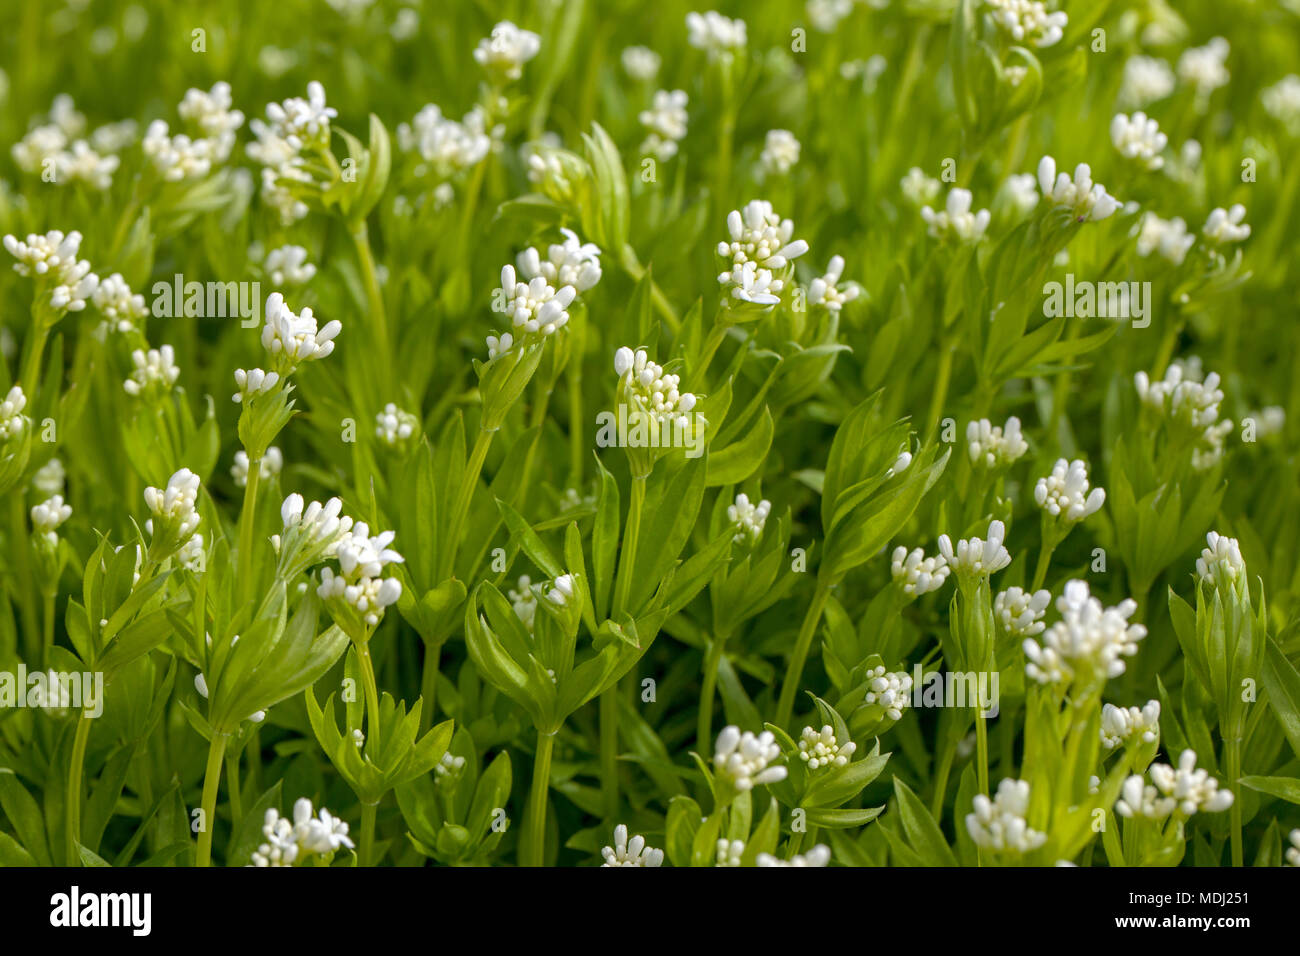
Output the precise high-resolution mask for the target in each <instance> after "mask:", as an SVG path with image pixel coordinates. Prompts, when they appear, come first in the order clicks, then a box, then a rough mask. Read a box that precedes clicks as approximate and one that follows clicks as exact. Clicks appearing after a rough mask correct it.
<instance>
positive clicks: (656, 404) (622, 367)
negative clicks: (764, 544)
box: [614, 345, 770, 530]
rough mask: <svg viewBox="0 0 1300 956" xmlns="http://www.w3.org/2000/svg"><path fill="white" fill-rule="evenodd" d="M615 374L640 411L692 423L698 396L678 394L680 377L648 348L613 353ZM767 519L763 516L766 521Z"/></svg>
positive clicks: (681, 423)
mask: <svg viewBox="0 0 1300 956" xmlns="http://www.w3.org/2000/svg"><path fill="white" fill-rule="evenodd" d="M614 372H615V374H617V375H618V376H619V378H620V379H621V380H622V385H623V394H624V395H625V396H626V397H628V398H630V399H631V401H632V402H633V403H634V404H635V405H637V406H638V410H639V411H642V412H646V413H648V414H650V415H651V416H653V417H654V419H655V420H656V421H658V422H661V423H662V422H668V421H672V422H674V423H676V424H679V425H681V426H682V427H683V428H684V427H686V426H687V425H689V424H690V418H689V415H690V412H691V411H692V410H693V409H694V408H695V402H696V399H695V396H694V395H693V394H691V393H690V392H680V391H678V388H677V387H678V385H680V384H681V377H680V376H677V375H669V374H668V373H666V372H665V371H664V369H663V366H661V365H658V364H656V363H655V362H652V361H650V357H649V356H648V355H647V354H646V350H645V349H637V350H636V351H635V352H633V351H632V350H631V349H630V348H628V347H627V346H626V345H625V346H623V347H622V348H620V349H619V350H618V351H617V352H615V353H614ZM732 507H735V506H734V505H733V506H732ZM769 507H770V506H769ZM766 517H767V516H766V514H764V516H763V518H764V520H766ZM733 520H734V519H733ZM760 530H761V528H760Z"/></svg>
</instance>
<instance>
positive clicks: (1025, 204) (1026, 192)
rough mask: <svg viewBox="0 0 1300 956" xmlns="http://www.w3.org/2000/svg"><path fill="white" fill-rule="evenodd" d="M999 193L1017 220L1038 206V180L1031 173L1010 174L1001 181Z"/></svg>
mask: <svg viewBox="0 0 1300 956" xmlns="http://www.w3.org/2000/svg"><path fill="white" fill-rule="evenodd" d="M1000 191H1001V193H1002V195H1004V196H1005V197H1006V202H1007V203H1008V205H1010V207H1011V209H1012V210H1014V212H1015V215H1016V217H1017V218H1019V219H1023V218H1024V217H1025V216H1027V215H1029V214H1030V213H1031V212H1033V211H1034V207H1035V206H1037V205H1038V199H1039V197H1038V179H1037V178H1036V177H1035V176H1034V174H1033V173H1012V174H1011V175H1010V176H1008V177H1007V178H1006V179H1005V180H1004V181H1003V183H1002V187H1001V190H1000Z"/></svg>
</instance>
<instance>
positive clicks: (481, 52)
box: [474, 20, 542, 82]
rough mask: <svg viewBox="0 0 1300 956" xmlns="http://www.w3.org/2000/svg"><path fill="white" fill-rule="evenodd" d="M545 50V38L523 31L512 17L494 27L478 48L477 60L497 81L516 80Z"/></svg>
mask: <svg viewBox="0 0 1300 956" xmlns="http://www.w3.org/2000/svg"><path fill="white" fill-rule="evenodd" d="M541 49H542V38H541V37H539V36H538V35H537V34H536V33H533V32H532V31H531V30H521V29H520V28H519V27H517V26H515V25H514V24H513V23H511V22H510V21H509V20H502V21H501V22H500V23H498V24H497V25H496V26H494V27H493V28H492V35H491V36H488V37H484V38H483V39H482V40H480V41H479V44H478V46H476V47H475V48H474V60H475V62H476V63H478V65H479V66H481V67H483V69H485V70H486V71H487V72H488V74H489V75H490V76H491V77H492V78H493V79H494V80H495V81H497V82H502V81H505V82H514V81H515V80H517V79H519V78H520V77H521V76H523V75H524V64H525V63H527V62H528V61H529V60H531V59H532V58H533V57H535V56H537V54H538V53H539V52H540V51H541Z"/></svg>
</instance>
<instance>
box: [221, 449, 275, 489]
mask: <svg viewBox="0 0 1300 956" xmlns="http://www.w3.org/2000/svg"><path fill="white" fill-rule="evenodd" d="M283 468H284V454H283V453H282V452H281V451H280V449H278V448H276V447H275V446H274V445H272V446H271V447H270V448H268V449H267V450H266V454H264V455H263V456H262V461H261V464H260V465H259V466H258V469H257V474H258V478H259V479H260V480H261V481H270V480H271V479H272V478H274V477H276V476H277V475H279V474H280V472H281V470H283ZM230 477H231V478H233V479H234V481H235V485H236V486H237V487H239V488H243V487H244V486H245V485H247V484H248V452H246V451H244V450H242V449H240V450H239V451H237V452H235V463H234V464H233V465H231V467H230Z"/></svg>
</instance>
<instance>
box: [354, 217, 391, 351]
mask: <svg viewBox="0 0 1300 956" xmlns="http://www.w3.org/2000/svg"><path fill="white" fill-rule="evenodd" d="M351 234H352V244H353V246H355V247H356V250H357V259H358V261H359V262H360V263H361V281H362V283H363V284H364V285H365V288H366V305H367V307H368V308H369V310H370V316H369V319H370V330H371V332H372V333H373V334H374V337H375V342H374V346H375V351H376V352H378V354H379V356H380V358H381V360H382V361H383V362H385V363H387V362H389V361H390V360H391V359H392V357H393V355H392V352H391V351H390V345H389V341H388V314H387V312H386V310H385V308H384V293H383V290H382V289H380V288H379V273H378V270H377V269H376V268H375V254H374V251H373V250H372V249H371V248H370V228H369V227H368V226H367V225H366V222H365V220H364V219H363V220H362V221H361V222H360V223H358V224H357V225H356V226H355V227H353V229H352V230H351Z"/></svg>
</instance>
